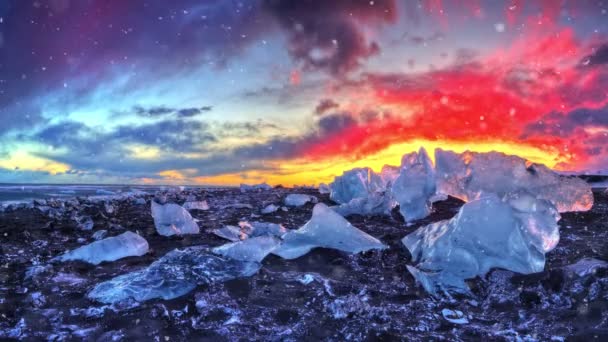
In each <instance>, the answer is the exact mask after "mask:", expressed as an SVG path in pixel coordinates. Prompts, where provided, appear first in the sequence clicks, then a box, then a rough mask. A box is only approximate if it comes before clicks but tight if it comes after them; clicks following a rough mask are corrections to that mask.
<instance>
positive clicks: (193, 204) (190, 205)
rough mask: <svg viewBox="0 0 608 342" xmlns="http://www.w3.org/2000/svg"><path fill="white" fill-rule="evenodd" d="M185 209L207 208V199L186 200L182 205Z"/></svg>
mask: <svg viewBox="0 0 608 342" xmlns="http://www.w3.org/2000/svg"><path fill="white" fill-rule="evenodd" d="M183 207H184V209H186V210H209V204H207V201H188V202H185V203H184V205H183Z"/></svg>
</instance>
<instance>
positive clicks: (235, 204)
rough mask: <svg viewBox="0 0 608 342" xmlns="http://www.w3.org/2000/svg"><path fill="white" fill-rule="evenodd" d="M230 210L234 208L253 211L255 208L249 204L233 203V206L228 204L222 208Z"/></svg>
mask: <svg viewBox="0 0 608 342" xmlns="http://www.w3.org/2000/svg"><path fill="white" fill-rule="evenodd" d="M230 208H234V209H253V206H252V205H251V204H249V203H232V204H227V205H224V206H222V207H221V209H222V210H224V209H230Z"/></svg>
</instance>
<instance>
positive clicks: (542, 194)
mask: <svg viewBox="0 0 608 342" xmlns="http://www.w3.org/2000/svg"><path fill="white" fill-rule="evenodd" d="M435 163H436V173H437V190H438V192H440V193H443V194H446V195H451V196H454V197H458V198H460V199H462V200H464V201H472V200H475V199H478V198H481V197H482V196H483V195H485V194H488V193H494V194H496V195H498V196H499V197H502V196H504V195H506V194H508V193H513V192H517V191H521V190H525V191H529V192H530V193H533V194H534V195H535V196H536V197H538V198H541V199H545V200H548V201H550V202H551V203H553V205H555V207H556V208H557V209H558V211H559V212H567V211H587V210H589V209H591V207H592V206H593V193H592V191H591V187H590V185H589V184H588V183H587V182H585V181H584V180H582V179H580V178H575V177H566V176H562V175H559V174H557V173H556V172H554V171H552V170H550V169H549V168H547V167H546V166H544V165H540V164H533V163H529V162H527V161H526V160H525V159H522V158H520V157H517V156H509V155H505V154H503V153H500V152H487V153H475V152H468V151H467V152H464V153H461V154H457V153H455V152H452V151H444V150H441V149H437V150H435Z"/></svg>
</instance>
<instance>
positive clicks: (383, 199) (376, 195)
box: [331, 191, 394, 216]
mask: <svg viewBox="0 0 608 342" xmlns="http://www.w3.org/2000/svg"><path fill="white" fill-rule="evenodd" d="M393 206H394V200H393V199H392V198H391V196H390V194H388V193H387V192H386V191H382V192H379V191H377V192H373V193H371V194H369V195H368V196H367V197H358V198H353V199H352V200H350V202H348V203H344V204H340V205H336V206H332V207H331V209H332V210H334V211H335V212H337V213H338V214H340V215H342V216H348V215H353V214H358V215H390V211H391V209H392V208H393Z"/></svg>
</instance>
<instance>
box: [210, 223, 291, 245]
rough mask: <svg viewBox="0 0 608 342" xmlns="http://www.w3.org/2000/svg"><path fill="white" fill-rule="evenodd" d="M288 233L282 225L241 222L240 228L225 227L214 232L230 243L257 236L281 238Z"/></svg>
mask: <svg viewBox="0 0 608 342" xmlns="http://www.w3.org/2000/svg"><path fill="white" fill-rule="evenodd" d="M286 232H287V229H285V227H283V226H282V225H280V224H276V223H267V222H251V223H249V222H246V221H241V222H239V226H238V227H237V226H225V227H222V228H220V229H215V230H213V233H214V234H215V235H217V236H219V237H222V238H224V239H226V240H230V241H233V242H235V241H241V240H246V239H248V238H251V237H257V236H275V237H281V236H283V234H285V233H286Z"/></svg>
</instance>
